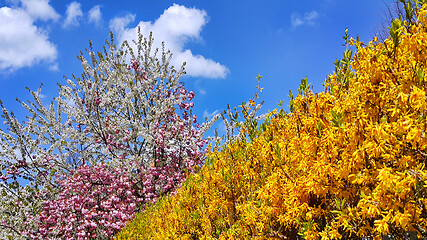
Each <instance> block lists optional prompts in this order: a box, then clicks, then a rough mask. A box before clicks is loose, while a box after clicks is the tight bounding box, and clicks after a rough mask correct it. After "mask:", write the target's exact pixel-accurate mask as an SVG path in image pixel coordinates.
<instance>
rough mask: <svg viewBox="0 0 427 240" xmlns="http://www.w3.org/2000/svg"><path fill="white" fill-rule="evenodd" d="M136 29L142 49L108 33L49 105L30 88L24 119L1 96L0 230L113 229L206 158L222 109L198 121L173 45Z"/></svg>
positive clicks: (87, 234)
mask: <svg viewBox="0 0 427 240" xmlns="http://www.w3.org/2000/svg"><path fill="white" fill-rule="evenodd" d="M138 35H139V37H138V39H136V40H134V41H133V43H134V44H135V46H136V48H132V47H130V45H129V43H127V42H124V43H123V44H122V45H121V47H120V48H117V47H116V45H115V44H114V41H113V37H111V41H110V42H107V46H106V47H104V50H103V52H95V51H93V50H92V46H91V47H90V48H89V49H88V50H87V56H88V58H86V57H85V55H84V54H81V55H80V57H79V59H80V60H81V62H82V67H83V73H82V75H81V77H75V76H73V79H67V84H66V85H60V89H59V96H58V97H57V98H55V99H54V101H52V103H51V105H50V106H49V107H45V106H44V105H43V104H42V101H41V100H40V97H39V96H40V91H41V90H40V89H39V90H38V91H37V92H33V91H30V92H31V94H32V95H33V98H34V101H29V102H28V103H26V102H21V103H22V105H23V107H24V108H26V109H27V110H28V111H29V113H30V115H29V117H28V120H27V121H26V122H24V123H20V122H19V121H18V120H17V119H16V117H15V116H14V115H13V113H12V112H9V111H8V110H7V109H6V108H5V107H4V106H3V105H2V104H1V102H0V105H1V107H2V109H3V115H2V117H3V118H4V120H5V124H6V125H7V127H8V130H7V131H5V130H0V138H1V142H0V164H1V165H0V167H1V174H0V182H1V186H0V191H1V196H0V200H1V201H0V229H1V230H0V238H7V237H11V238H13V239H20V238H22V239H24V238H26V237H30V236H32V237H33V238H35V239H36V238H40V239H45V238H46V237H49V238H70V239H75V238H77V239H78V238H81V239H86V238H88V239H89V238H104V237H107V236H111V234H113V233H114V232H115V231H116V230H118V229H119V228H121V227H122V223H123V222H124V221H126V220H127V219H128V218H130V217H131V216H132V215H133V213H134V212H135V211H137V210H140V209H143V208H144V207H145V205H146V204H147V203H149V202H153V201H156V200H157V198H158V197H159V196H160V195H162V194H167V193H173V192H174V191H175V189H176V187H177V186H179V185H180V184H181V183H182V182H183V180H184V179H185V176H186V174H188V173H189V172H193V171H195V170H197V167H198V166H200V165H201V164H203V161H204V147H205V146H206V143H207V140H206V139H204V138H203V134H204V133H205V132H206V130H207V129H209V128H210V126H211V125H212V123H213V122H214V121H216V120H217V119H218V117H219V116H215V117H214V118H213V119H212V120H210V121H208V122H205V123H203V124H202V125H201V126H200V125H199V124H197V117H196V116H195V115H193V114H192V108H193V106H194V104H193V102H192V99H193V98H194V96H195V94H194V92H193V91H188V90H186V88H185V87H184V84H183V83H182V82H180V78H181V76H182V75H183V74H185V72H184V65H185V64H184V65H183V66H182V67H181V69H179V70H176V69H175V68H174V67H173V66H170V64H169V62H170V60H171V58H172V54H171V53H170V52H169V51H165V50H162V51H160V56H159V50H158V49H155V50H153V49H152V45H153V38H152V36H151V35H150V37H149V38H148V39H146V38H144V37H143V36H142V35H141V34H138ZM162 49H164V45H163V48H162ZM159 58H160V59H159ZM24 180H25V181H24ZM110 192H111V193H110ZM95 193H99V194H95ZM109 193H110V194H109ZM128 193H130V194H128ZM111 198H113V199H111ZM113 202H114V203H113ZM114 204H115V205H114ZM113 208H114V209H115V210H113ZM115 211H117V212H115ZM73 214H74V215H73ZM70 216H75V217H70ZM67 219H68V220H70V222H67V221H66V220H67ZM112 222H116V224H117V226H112V225H111V224H112ZM108 224H110V225H108ZM92 234H94V235H92Z"/></svg>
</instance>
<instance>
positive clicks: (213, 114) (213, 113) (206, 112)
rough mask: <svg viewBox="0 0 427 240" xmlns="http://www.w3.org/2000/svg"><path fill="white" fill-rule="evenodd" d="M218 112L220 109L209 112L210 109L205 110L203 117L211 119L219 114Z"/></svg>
mask: <svg viewBox="0 0 427 240" xmlns="http://www.w3.org/2000/svg"><path fill="white" fill-rule="evenodd" d="M218 113H219V111H218V110H215V111H213V112H208V110H205V111H203V118H207V119H211V118H213V117H214V116H215V115H217V114H218Z"/></svg>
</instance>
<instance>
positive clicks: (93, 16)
mask: <svg viewBox="0 0 427 240" xmlns="http://www.w3.org/2000/svg"><path fill="white" fill-rule="evenodd" d="M101 18H102V13H101V6H100V5H96V6H94V7H92V8H91V9H90V10H89V22H90V23H94V24H95V25H97V26H99V25H100V24H101Z"/></svg>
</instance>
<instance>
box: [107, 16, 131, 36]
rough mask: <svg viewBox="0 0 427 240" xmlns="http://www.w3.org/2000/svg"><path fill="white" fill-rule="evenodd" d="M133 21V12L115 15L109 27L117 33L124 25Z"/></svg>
mask: <svg viewBox="0 0 427 240" xmlns="http://www.w3.org/2000/svg"><path fill="white" fill-rule="evenodd" d="M133 21H135V14H127V15H126V16H124V17H116V18H113V19H112V20H111V21H110V29H111V30H112V31H113V32H115V33H118V34H121V33H122V32H123V31H124V29H125V27H126V26H127V25H128V24H129V23H131V22H133Z"/></svg>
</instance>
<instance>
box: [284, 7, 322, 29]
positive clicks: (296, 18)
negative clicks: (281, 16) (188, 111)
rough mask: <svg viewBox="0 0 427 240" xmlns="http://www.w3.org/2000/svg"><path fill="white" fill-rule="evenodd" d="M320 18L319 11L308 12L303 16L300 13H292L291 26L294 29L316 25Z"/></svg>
mask: <svg viewBox="0 0 427 240" xmlns="http://www.w3.org/2000/svg"><path fill="white" fill-rule="evenodd" d="M318 17H319V13H317V11H311V12H306V13H304V15H302V16H301V14H299V13H292V15H291V24H292V27H294V28H296V27H299V26H302V25H314V24H315V23H316V22H315V20H316V19H317V18H318Z"/></svg>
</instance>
